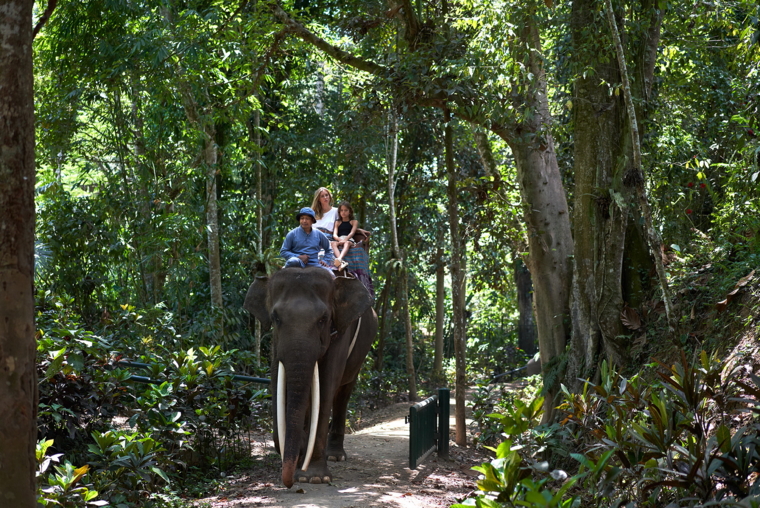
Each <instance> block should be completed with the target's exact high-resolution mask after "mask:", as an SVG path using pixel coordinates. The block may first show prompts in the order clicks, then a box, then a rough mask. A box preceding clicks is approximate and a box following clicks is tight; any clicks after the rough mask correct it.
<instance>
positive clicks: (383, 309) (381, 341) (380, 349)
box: [375, 270, 391, 372]
mask: <svg viewBox="0 0 760 508" xmlns="http://www.w3.org/2000/svg"><path fill="white" fill-rule="evenodd" d="M390 290H391V272H390V270H389V271H388V276H387V277H386V278H385V284H384V285H383V290H382V291H381V292H380V300H379V301H380V307H379V312H378V317H379V318H380V327H379V330H378V332H377V350H376V351H375V352H376V355H377V356H376V357H375V370H376V371H377V372H382V371H383V366H384V363H385V325H386V323H387V322H388V319H387V314H388V296H389V295H390V293H391V291H390Z"/></svg>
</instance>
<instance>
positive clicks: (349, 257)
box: [343, 238, 375, 301]
mask: <svg viewBox="0 0 760 508" xmlns="http://www.w3.org/2000/svg"><path fill="white" fill-rule="evenodd" d="M365 241H366V243H365ZM343 260H344V261H346V262H347V263H348V271H349V272H351V273H352V274H354V276H355V277H356V278H357V279H359V281H360V282H361V283H362V284H364V287H365V288H367V291H369V294H370V296H371V297H372V301H374V300H375V286H374V284H373V283H372V274H371V272H370V271H369V238H367V240H361V241H359V242H357V243H356V245H354V246H353V247H351V248H350V249H348V252H347V253H346V255H345V256H344V257H343Z"/></svg>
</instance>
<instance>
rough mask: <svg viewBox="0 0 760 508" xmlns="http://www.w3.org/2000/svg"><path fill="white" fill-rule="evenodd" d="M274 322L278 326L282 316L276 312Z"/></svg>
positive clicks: (273, 317)
mask: <svg viewBox="0 0 760 508" xmlns="http://www.w3.org/2000/svg"><path fill="white" fill-rule="evenodd" d="M272 322H273V323H274V324H276V325H279V324H280V316H278V315H277V313H276V312H272Z"/></svg>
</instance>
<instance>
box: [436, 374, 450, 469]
mask: <svg viewBox="0 0 760 508" xmlns="http://www.w3.org/2000/svg"><path fill="white" fill-rule="evenodd" d="M450 396H451V392H450V390H449V389H448V388H438V457H440V458H444V459H448V458H449V397H450Z"/></svg>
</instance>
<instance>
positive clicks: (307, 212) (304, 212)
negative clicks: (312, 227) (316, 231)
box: [296, 206, 317, 222]
mask: <svg viewBox="0 0 760 508" xmlns="http://www.w3.org/2000/svg"><path fill="white" fill-rule="evenodd" d="M301 215H308V216H309V217H311V220H312V222H317V217H316V215H314V210H312V209H311V208H309V207H308V206H304V207H303V208H301V211H300V212H298V213H297V214H296V220H301Z"/></svg>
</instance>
